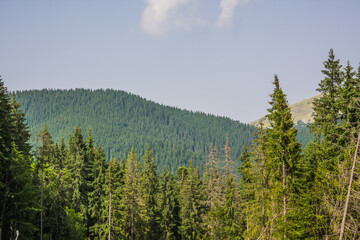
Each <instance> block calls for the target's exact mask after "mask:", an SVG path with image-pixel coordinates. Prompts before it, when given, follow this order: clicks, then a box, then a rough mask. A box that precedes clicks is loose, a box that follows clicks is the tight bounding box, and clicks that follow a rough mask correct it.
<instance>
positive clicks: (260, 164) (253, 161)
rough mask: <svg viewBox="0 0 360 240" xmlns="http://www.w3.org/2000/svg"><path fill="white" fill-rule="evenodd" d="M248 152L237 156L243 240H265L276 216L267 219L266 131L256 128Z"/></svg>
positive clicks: (268, 201)
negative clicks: (238, 160)
mask: <svg viewBox="0 0 360 240" xmlns="http://www.w3.org/2000/svg"><path fill="white" fill-rule="evenodd" d="M255 136H256V139H255V140H254V143H253V144H252V145H251V148H250V152H249V153H247V152H246V151H244V153H243V155H242V156H241V158H240V159H241V160H242V164H241V166H240V169H239V170H240V175H241V179H240V190H241V196H242V203H241V206H242V214H243V221H244V225H245V226H244V227H243V228H244V229H245V231H244V233H243V237H244V238H245V239H257V238H260V239H269V238H271V230H272V228H273V225H274V220H275V218H276V217H277V216H276V215H275V216H273V215H271V213H272V207H273V206H272V205H271V198H270V168H269V164H268V157H267V152H266V151H267V145H268V142H267V138H266V136H267V135H266V129H264V128H263V124H262V123H261V124H260V127H259V128H258V132H257V133H256V134H255Z"/></svg>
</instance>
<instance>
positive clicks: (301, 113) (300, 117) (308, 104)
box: [250, 95, 320, 127]
mask: <svg viewBox="0 0 360 240" xmlns="http://www.w3.org/2000/svg"><path fill="white" fill-rule="evenodd" d="M319 97H320V95H317V96H314V97H311V98H308V99H305V100H302V101H300V102H297V103H294V104H292V105H290V109H291V113H292V115H293V119H294V123H295V124H297V123H298V122H299V121H301V122H302V123H303V124H309V123H311V122H312V121H313V116H314V110H313V101H314V99H315V98H319ZM260 122H263V123H264V127H269V126H270V123H269V121H268V120H267V118H266V117H265V116H264V117H262V118H259V119H257V120H255V121H252V122H250V125H253V126H256V127H258V126H259V125H260Z"/></svg>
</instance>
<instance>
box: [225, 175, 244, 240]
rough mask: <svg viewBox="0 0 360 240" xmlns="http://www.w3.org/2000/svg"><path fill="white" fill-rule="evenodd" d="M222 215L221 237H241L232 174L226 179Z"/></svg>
mask: <svg viewBox="0 0 360 240" xmlns="http://www.w3.org/2000/svg"><path fill="white" fill-rule="evenodd" d="M223 214H224V216H223V226H224V228H223V234H222V238H223V239H242V237H241V235H242V227H241V219H240V216H241V215H240V209H239V196H238V192H237V186H236V184H235V182H234V178H233V176H231V175H230V176H228V177H227V179H226V193H225V206H224V213H223Z"/></svg>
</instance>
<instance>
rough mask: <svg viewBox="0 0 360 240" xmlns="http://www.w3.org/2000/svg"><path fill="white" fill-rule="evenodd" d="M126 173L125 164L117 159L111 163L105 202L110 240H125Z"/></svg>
mask: <svg viewBox="0 0 360 240" xmlns="http://www.w3.org/2000/svg"><path fill="white" fill-rule="evenodd" d="M124 171H125V165H124V162H123V163H122V164H120V163H119V160H118V159H117V158H115V159H114V160H112V161H110V162H109V165H108V168H107V172H106V179H105V181H106V184H105V186H106V188H105V189H106V192H105V196H106V198H105V199H106V200H105V201H104V203H105V212H106V213H107V214H104V216H105V219H104V226H103V229H104V231H105V232H106V233H107V236H108V239H109V240H110V239H120V238H123V236H122V231H121V230H122V229H121V223H122V222H121V219H122V218H121V217H122V215H121V199H122V197H123V192H122V188H123V185H124Z"/></svg>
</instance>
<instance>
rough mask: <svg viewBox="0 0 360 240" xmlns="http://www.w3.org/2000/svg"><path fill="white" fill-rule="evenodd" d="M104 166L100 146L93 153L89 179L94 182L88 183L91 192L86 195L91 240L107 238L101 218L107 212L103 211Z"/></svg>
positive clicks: (103, 155) (104, 161)
mask: <svg viewBox="0 0 360 240" xmlns="http://www.w3.org/2000/svg"><path fill="white" fill-rule="evenodd" d="M106 165H107V164H106V160H105V153H104V151H103V149H102V148H101V145H100V146H99V147H98V149H96V151H95V156H94V163H93V169H92V172H91V173H90V174H91V176H90V177H91V178H92V179H94V180H93V182H92V183H90V184H91V189H92V191H91V192H89V193H88V194H89V197H88V202H89V206H88V209H89V210H88V211H89V215H90V216H89V217H90V220H91V223H92V224H91V225H90V229H89V230H90V236H91V238H92V239H105V237H107V232H106V230H104V228H103V226H104V220H105V219H104V217H103V216H104V215H106V214H107V212H105V211H104V209H106V206H105V205H104V204H105V191H104V185H105V176H106V168H107V166H106Z"/></svg>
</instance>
